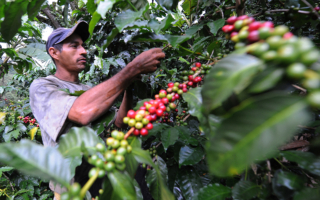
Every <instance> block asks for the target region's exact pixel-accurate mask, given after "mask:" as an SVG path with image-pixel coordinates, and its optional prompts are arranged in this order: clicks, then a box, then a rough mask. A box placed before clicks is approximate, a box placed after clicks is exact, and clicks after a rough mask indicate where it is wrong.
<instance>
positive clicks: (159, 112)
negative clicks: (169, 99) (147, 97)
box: [156, 109, 163, 117]
mask: <svg viewBox="0 0 320 200" xmlns="http://www.w3.org/2000/svg"><path fill="white" fill-rule="evenodd" d="M156 114H157V116H158V117H161V116H162V115H163V110H161V109H158V110H157V111H156Z"/></svg>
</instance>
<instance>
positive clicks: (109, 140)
mask: <svg viewBox="0 0 320 200" xmlns="http://www.w3.org/2000/svg"><path fill="white" fill-rule="evenodd" d="M113 141H114V138H112V137H109V138H107V141H106V143H107V145H108V146H111V145H112V144H113Z"/></svg>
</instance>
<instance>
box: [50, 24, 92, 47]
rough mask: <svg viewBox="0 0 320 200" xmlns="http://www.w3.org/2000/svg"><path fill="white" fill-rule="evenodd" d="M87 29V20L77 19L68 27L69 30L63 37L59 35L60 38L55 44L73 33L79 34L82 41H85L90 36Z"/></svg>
mask: <svg viewBox="0 0 320 200" xmlns="http://www.w3.org/2000/svg"><path fill="white" fill-rule="evenodd" d="M88 29H89V25H88V23H87V22H85V21H79V22H78V23H77V24H76V25H75V26H74V27H72V28H71V29H70V31H69V32H67V33H66V34H65V35H64V36H63V37H61V38H60V40H59V41H58V42H56V43H55V44H59V43H61V42H63V41H64V40H65V39H67V38H68V37H70V36H71V35H72V34H74V33H75V34H77V35H79V36H80V37H81V39H82V41H83V42H85V41H86V40H87V39H88V38H89V36H90V33H89V31H88Z"/></svg>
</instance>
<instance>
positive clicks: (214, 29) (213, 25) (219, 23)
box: [207, 19, 225, 36]
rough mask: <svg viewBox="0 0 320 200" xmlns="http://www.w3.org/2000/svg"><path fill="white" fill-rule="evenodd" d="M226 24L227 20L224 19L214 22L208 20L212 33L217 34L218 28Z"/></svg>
mask: <svg viewBox="0 0 320 200" xmlns="http://www.w3.org/2000/svg"><path fill="white" fill-rule="evenodd" d="M224 24H225V20H224V19H218V20H216V21H213V22H208V23H207V26H208V27H209V28H210V31H211V33H212V34H213V35H214V36H216V35H217V33H218V30H219V29H220V28H222V27H223V25H224Z"/></svg>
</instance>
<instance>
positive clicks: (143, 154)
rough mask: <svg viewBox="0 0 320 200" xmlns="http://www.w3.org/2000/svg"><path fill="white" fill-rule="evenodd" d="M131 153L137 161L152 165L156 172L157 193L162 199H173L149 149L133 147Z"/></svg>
mask: <svg viewBox="0 0 320 200" xmlns="http://www.w3.org/2000/svg"><path fill="white" fill-rule="evenodd" d="M131 154H132V155H133V156H134V157H135V159H136V160H137V161H138V162H139V163H145V164H148V165H150V166H152V167H153V168H154V169H155V170H156V172H157V180H158V183H157V184H158V185H159V188H160V192H159V194H161V198H160V199H162V200H171V199H174V196H173V195H172V193H171V192H170V191H169V190H168V188H167V186H166V183H164V182H163V180H162V178H163V177H162V176H161V172H160V169H159V167H158V166H157V165H155V164H154V163H153V161H152V159H151V157H150V154H149V151H145V150H142V149H140V148H133V149H132V152H131Z"/></svg>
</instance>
